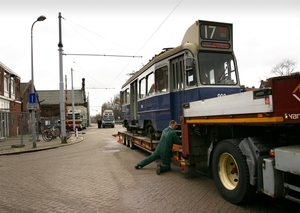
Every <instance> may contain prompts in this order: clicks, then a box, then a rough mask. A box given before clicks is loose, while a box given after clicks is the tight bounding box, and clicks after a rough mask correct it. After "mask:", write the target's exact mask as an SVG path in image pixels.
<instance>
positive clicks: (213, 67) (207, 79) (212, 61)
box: [198, 53, 237, 85]
mask: <svg viewBox="0 0 300 213" xmlns="http://www.w3.org/2000/svg"><path fill="white" fill-rule="evenodd" d="M198 61H199V72H200V82H201V84H203V85H206V84H209V85H212V84H223V85H224V84H229V85H230V84H231V85H235V84H237V76H236V66H235V63H234V58H233V55H232V54H230V53H199V54H198Z"/></svg>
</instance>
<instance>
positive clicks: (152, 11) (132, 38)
mask: <svg viewBox="0 0 300 213" xmlns="http://www.w3.org/2000/svg"><path fill="white" fill-rule="evenodd" d="M178 4H179V5H178ZM177 5H178V7H176V6H177ZM175 7H176V9H175V10H174V8H175ZM173 10H174V11H173ZM172 11H173V12H172ZM299 11H300V3H299V1H296V0H285V1H283V0H281V1H279V0H277V1H274V0H273V1H270V0H267V1H257V0H254V1H231V0H228V1H220V0H214V1H209V2H206V1H199V0H182V1H180V0H177V1H171V0H167V1H158V0H152V1H145V0H144V1H138V0H129V1H121V0H118V1H117V0H110V1H102V0H94V1H91V0H86V1H78V0H77V1H71V0H70V1H69V0H68V1H65V0H64V1H53V0H52V1H49V0H44V1H37V0H36V1H30V0H27V1H21V0H18V1H14V0H9V1H2V2H1V7H0V26H1V34H0V38H1V40H0V61H1V62H2V63H4V64H5V65H6V66H8V67H9V68H10V69H12V70H13V71H14V72H15V73H17V74H18V75H19V76H21V80H22V82H27V81H29V80H30V79H31V73H30V69H31V67H30V29H31V25H32V23H33V22H34V21H35V20H36V19H37V17H39V16H40V15H45V16H46V17H47V19H46V20H45V21H44V22H38V23H36V24H35V25H34V30H33V40H34V42H33V44H34V75H35V76H34V77H35V79H34V80H35V86H36V89H37V90H44V89H54V90H57V89H59V61H58V59H59V53H58V51H57V50H58V46H57V44H58V13H59V12H61V13H62V16H63V17H64V18H65V19H64V20H63V21H62V30H63V35H62V36H63V45H64V48H63V49H64V52H65V53H95V54H117V55H119V54H124V55H141V56H143V58H134V59H132V58H116V57H80V56H64V57H63V62H64V70H63V71H64V75H68V83H67V85H68V88H69V89H70V88H71V82H70V81H71V71H70V70H71V68H73V69H74V73H73V74H74V87H75V88H80V87H81V79H82V78H85V79H86V87H87V88H107V87H108V88H115V89H108V90H103V89H97V90H96V89H88V90H87V92H88V94H89V96H90V100H91V106H92V107H93V108H92V114H95V113H96V109H98V108H100V106H101V105H102V103H103V102H106V101H108V100H109V99H110V97H112V96H113V95H115V94H118V93H119V90H120V88H121V85H122V84H123V83H124V82H125V80H126V79H127V78H128V75H126V74H127V73H130V72H132V71H133V70H135V71H136V70H138V69H139V68H140V67H141V66H142V64H146V63H147V62H148V61H149V59H151V58H152V57H153V56H154V55H155V54H158V53H159V52H160V51H161V50H162V48H165V47H176V46H178V45H180V43H181V39H182V37H183V35H184V33H185V31H186V30H187V28H188V27H189V26H190V25H192V24H193V23H194V22H195V21H196V20H199V19H200V20H201V19H202V20H211V21H219V22H228V23H232V24H233V29H234V35H233V36H234V37H233V38H234V51H235V54H236V57H237V62H238V66H239V72H240V80H241V83H242V84H244V85H246V86H258V81H259V80H260V79H263V78H264V77H265V76H267V75H269V72H270V70H271V69H272V67H274V66H275V65H276V64H277V63H279V62H280V61H282V60H283V59H291V60H293V61H295V62H297V70H300V69H299V66H300V57H299V49H300V44H299V42H298V40H299V38H300V30H299V25H300V15H299ZM171 12H172V13H171ZM170 13H171V15H170ZM169 15H170V16H169ZM168 16H169V17H168ZM167 17H168V18H167ZM166 18H167V19H166ZM162 23H163V24H162ZM160 25H161V26H160ZM159 26H160V28H159V29H158V27H159ZM157 29H158V30H157ZM156 30H157V31H156ZM155 31H156V33H155V34H154V35H153V33H154V32H155ZM152 35H153V36H152Z"/></svg>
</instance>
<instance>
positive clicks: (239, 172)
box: [212, 139, 254, 204]
mask: <svg viewBox="0 0 300 213" xmlns="http://www.w3.org/2000/svg"><path fill="white" fill-rule="evenodd" d="M239 142H240V140H236V139H230V140H224V141H220V142H219V143H218V144H217V145H216V148H215V150H214V151H213V156H212V173H213V178H214V182H215V184H216V187H217V189H218V191H219V193H220V194H221V196H222V197H223V198H224V199H225V200H227V201H228V202H230V203H233V204H241V203H245V202H247V201H249V199H250V198H251V197H253V196H254V193H253V192H254V187H253V186H251V185H250V176H249V170H248V166H247V163H246V157H245V156H243V154H242V152H241V150H240V148H239V146H238V144H239Z"/></svg>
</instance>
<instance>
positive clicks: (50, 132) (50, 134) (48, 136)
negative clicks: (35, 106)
mask: <svg viewBox="0 0 300 213" xmlns="http://www.w3.org/2000/svg"><path fill="white" fill-rule="evenodd" d="M57 137H60V138H61V137H62V135H61V130H60V126H52V127H48V128H47V129H45V130H43V131H42V138H43V140H44V141H46V142H48V141H51V140H54V139H56V138H57ZM70 137H71V131H70V130H69V129H66V138H67V139H69V138H70Z"/></svg>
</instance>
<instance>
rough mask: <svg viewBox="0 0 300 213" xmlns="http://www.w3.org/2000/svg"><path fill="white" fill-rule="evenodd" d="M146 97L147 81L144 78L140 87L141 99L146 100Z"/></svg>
mask: <svg viewBox="0 0 300 213" xmlns="http://www.w3.org/2000/svg"><path fill="white" fill-rule="evenodd" d="M145 97H146V79H145V78H143V79H142V80H140V85H139V98H145Z"/></svg>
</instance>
